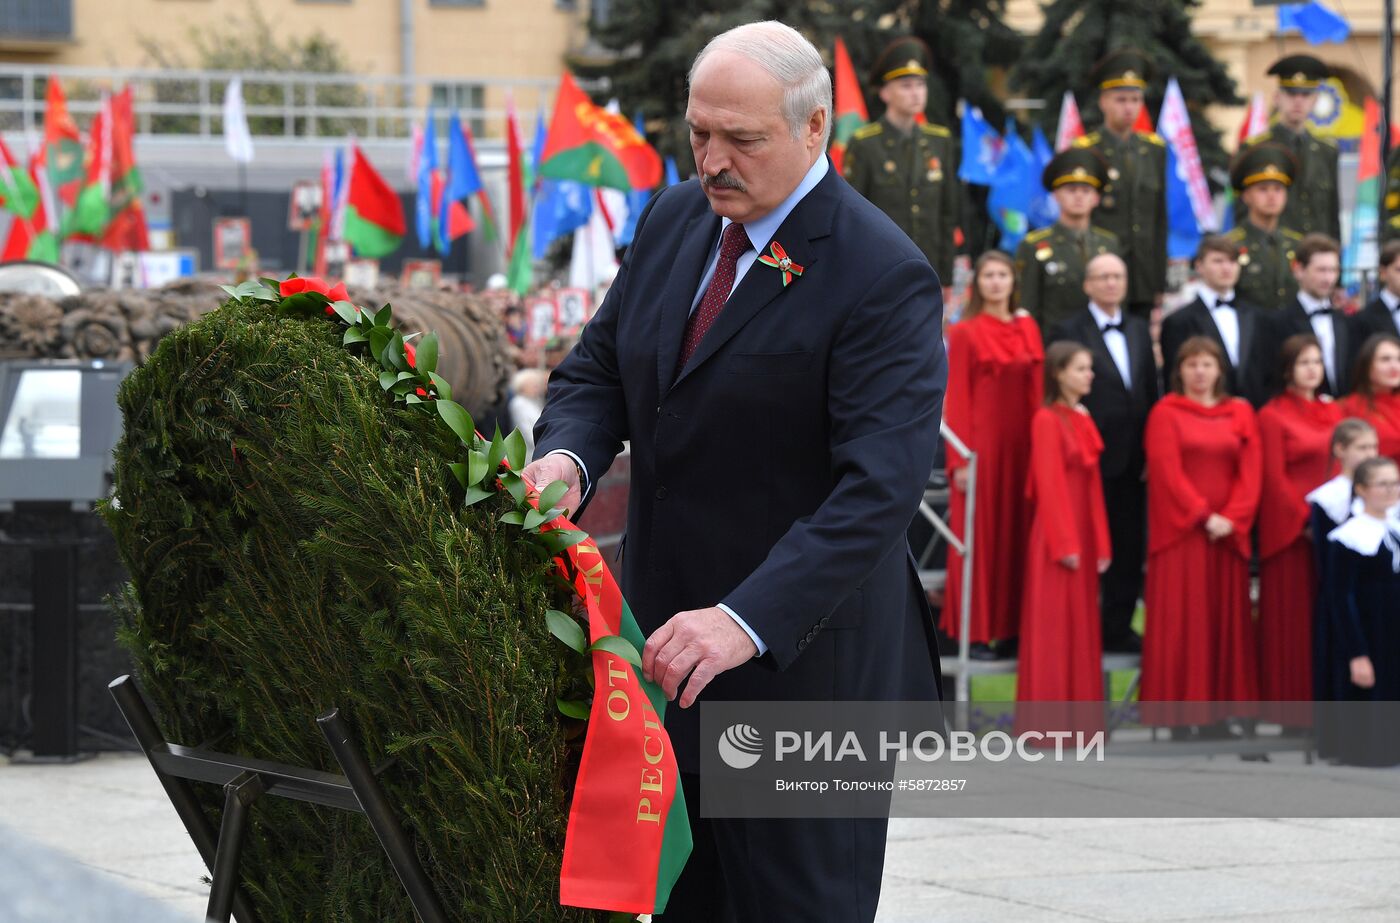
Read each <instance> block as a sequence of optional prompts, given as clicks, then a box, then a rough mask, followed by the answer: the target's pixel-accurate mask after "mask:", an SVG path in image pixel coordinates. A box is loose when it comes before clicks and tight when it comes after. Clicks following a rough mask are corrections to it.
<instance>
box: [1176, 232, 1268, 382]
mask: <svg viewBox="0 0 1400 923" xmlns="http://www.w3.org/2000/svg"><path fill="white" fill-rule="evenodd" d="M1194 265H1195V269H1196V276H1197V280H1198V283H1199V290H1198V293H1197V295H1196V299H1195V300H1194V301H1192V302H1191V303H1190V304H1187V305H1184V306H1183V307H1181V308H1178V309H1177V310H1175V311H1173V312H1172V313H1171V314H1169V315H1167V317H1166V319H1164V320H1163V321H1162V364H1163V365H1164V366H1165V367H1166V368H1168V369H1170V368H1172V367H1173V366H1174V365H1175V364H1176V353H1177V350H1179V349H1180V348H1181V344H1182V343H1185V342H1186V341H1187V340H1188V339H1190V338H1191V337H1193V336H1206V337H1210V338H1211V339H1212V340H1214V341H1215V342H1216V343H1217V344H1219V346H1220V348H1221V349H1223V350H1224V351H1225V359H1226V367H1225V386H1226V387H1227V388H1229V389H1230V393H1231V394H1233V395H1236V396H1237V397H1242V398H1245V399H1246V400H1248V401H1249V402H1250V403H1251V404H1253V405H1254V406H1255V407H1260V406H1262V405H1263V404H1264V402H1265V401H1267V400H1268V399H1269V392H1270V390H1271V389H1272V387H1273V385H1274V382H1273V380H1272V375H1273V371H1274V369H1273V367H1272V365H1271V364H1269V363H1268V362H1266V361H1260V352H1259V344H1260V342H1261V341H1262V340H1264V339H1266V338H1267V337H1268V333H1267V331H1265V330H1264V329H1263V327H1264V323H1265V321H1264V319H1263V316H1262V314H1261V313H1260V311H1259V309H1258V308H1257V307H1256V306H1255V305H1252V304H1250V303H1248V302H1246V301H1242V300H1240V299H1239V298H1238V297H1237V295H1236V293H1235V283H1237V282H1239V280H1240V264H1239V261H1238V259H1237V254H1236V252H1235V245H1234V244H1232V243H1231V242H1230V241H1229V240H1228V239H1227V238H1225V237H1224V236H1222V235H1219V234H1211V235H1209V236H1206V237H1204V238H1202V239H1201V243H1200V246H1198V247H1197V248H1196V259H1195V263H1194Z"/></svg>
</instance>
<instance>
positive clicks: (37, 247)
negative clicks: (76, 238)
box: [0, 139, 58, 263]
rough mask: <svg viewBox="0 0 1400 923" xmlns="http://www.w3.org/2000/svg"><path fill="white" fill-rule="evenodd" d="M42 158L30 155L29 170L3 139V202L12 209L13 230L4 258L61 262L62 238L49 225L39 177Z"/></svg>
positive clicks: (0, 151)
mask: <svg viewBox="0 0 1400 923" xmlns="http://www.w3.org/2000/svg"><path fill="white" fill-rule="evenodd" d="M38 170H39V162H38V160H37V159H36V158H30V163H29V169H28V170H26V169H24V168H23V167H21V166H20V165H19V162H18V161H16V160H15V158H14V155H13V154H11V153H10V149H9V147H8V146H7V145H6V144H5V142H4V140H3V139H0V206H3V207H4V208H5V210H6V211H8V212H9V213H10V214H11V216H12V218H11V220H10V234H9V236H8V237H7V238H6V239H5V248H4V251H3V252H0V260H6V261H8V260H39V261H40V262H44V263H57V262H58V238H56V237H54V235H53V231H52V230H50V228H49V220H48V210H47V209H46V208H45V207H44V197H43V195H42V194H41V191H40V188H39V182H38V180H37V175H38Z"/></svg>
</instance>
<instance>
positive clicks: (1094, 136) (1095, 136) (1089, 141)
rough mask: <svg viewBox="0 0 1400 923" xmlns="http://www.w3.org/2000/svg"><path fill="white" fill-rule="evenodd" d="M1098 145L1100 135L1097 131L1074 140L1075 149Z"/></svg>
mask: <svg viewBox="0 0 1400 923" xmlns="http://www.w3.org/2000/svg"><path fill="white" fill-rule="evenodd" d="M1098 143H1099V133H1098V132H1096V131H1091V132H1089V133H1088V134H1087V135H1080V136H1079V137H1078V138H1075V139H1074V146H1075V147H1093V146H1094V145H1095V144H1098Z"/></svg>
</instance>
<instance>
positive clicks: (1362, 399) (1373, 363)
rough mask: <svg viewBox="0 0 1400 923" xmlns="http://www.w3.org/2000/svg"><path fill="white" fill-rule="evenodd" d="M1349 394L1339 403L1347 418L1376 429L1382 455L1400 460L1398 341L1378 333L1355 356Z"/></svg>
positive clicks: (1399, 368)
mask: <svg viewBox="0 0 1400 923" xmlns="http://www.w3.org/2000/svg"><path fill="white" fill-rule="evenodd" d="M1355 369H1356V372H1355V378H1353V379H1352V393H1351V394H1349V395H1347V396H1346V397H1344V398H1342V400H1341V401H1340V403H1341V405H1342V410H1343V411H1344V413H1345V415H1346V416H1349V417H1359V418H1360V419H1362V420H1365V421H1366V422H1367V423H1370V424H1371V425H1372V426H1374V427H1375V428H1376V435H1378V436H1380V442H1381V447H1380V448H1381V454H1382V455H1385V456H1387V457H1389V458H1400V337H1394V336H1391V335H1390V334H1388V333H1377V334H1376V335H1374V336H1372V337H1371V338H1369V339H1368V340H1367V341H1366V342H1365V343H1363V344H1362V345H1361V352H1360V353H1358V354H1357V356H1356V366H1355Z"/></svg>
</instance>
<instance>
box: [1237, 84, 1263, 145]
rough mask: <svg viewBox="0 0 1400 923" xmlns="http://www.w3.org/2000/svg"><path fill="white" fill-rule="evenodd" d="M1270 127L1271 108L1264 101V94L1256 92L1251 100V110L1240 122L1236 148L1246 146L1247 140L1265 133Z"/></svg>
mask: <svg viewBox="0 0 1400 923" xmlns="http://www.w3.org/2000/svg"><path fill="white" fill-rule="evenodd" d="M1268 128H1269V108H1268V106H1267V105H1266V104H1265V103H1264V94H1263V93H1255V94H1254V98H1253V99H1251V100H1250V102H1249V112H1248V113H1247V114H1246V115H1245V118H1244V121H1243V122H1241V123H1240V136H1239V139H1238V140H1239V143H1238V144H1237V145H1235V149H1236V150H1240V149H1241V148H1243V147H1244V143H1245V141H1247V140H1248V139H1250V138H1253V137H1254V136H1255V135H1258V134H1263V133H1264V132H1265V131H1267V130H1268Z"/></svg>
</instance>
